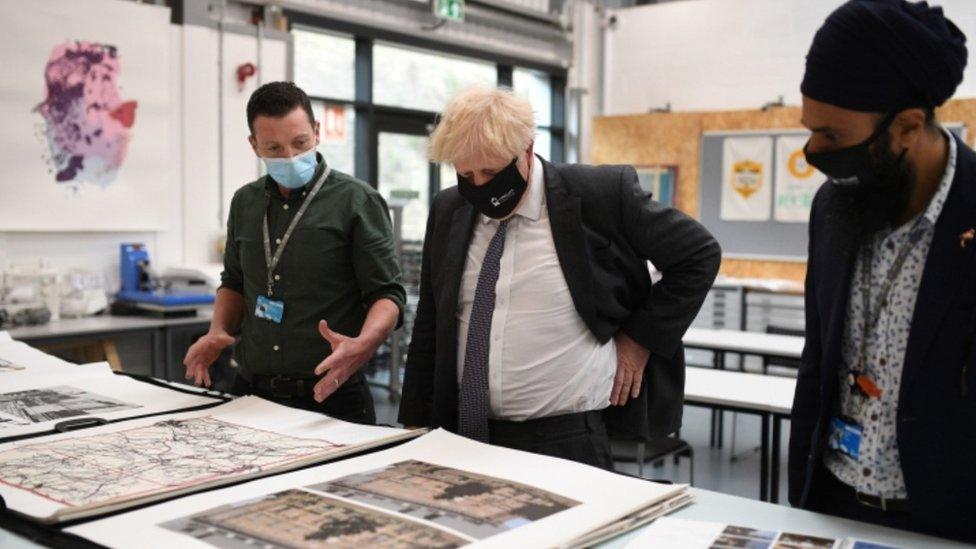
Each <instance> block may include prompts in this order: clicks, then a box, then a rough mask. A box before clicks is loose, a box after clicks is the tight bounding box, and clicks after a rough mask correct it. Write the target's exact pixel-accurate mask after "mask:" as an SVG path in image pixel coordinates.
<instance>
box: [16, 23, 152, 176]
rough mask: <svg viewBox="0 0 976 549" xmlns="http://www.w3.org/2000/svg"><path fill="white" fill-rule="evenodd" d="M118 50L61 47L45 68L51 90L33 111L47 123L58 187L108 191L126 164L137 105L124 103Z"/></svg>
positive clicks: (76, 43)
mask: <svg viewBox="0 0 976 549" xmlns="http://www.w3.org/2000/svg"><path fill="white" fill-rule="evenodd" d="M121 68H122V67H121V59H120V56H119V50H118V48H116V47H115V46H112V45H109V44H99V43H96V42H85V41H80V40H79V41H67V42H64V43H62V44H58V45H57V46H55V47H54V49H53V50H52V51H51V55H50V57H49V59H48V61H47V66H46V67H45V68H44V81H45V88H46V90H47V92H46V97H45V98H44V101H43V102H41V103H40V104H39V105H37V106H36V107H34V111H35V112H37V113H38V114H40V115H41V116H42V117H43V119H44V122H45V128H44V131H43V135H44V137H45V139H46V142H47V146H48V150H49V152H50V156H49V157H48V158H47V160H48V162H49V164H50V166H51V172H52V175H53V176H54V180H55V181H57V182H58V183H72V184H78V183H81V182H86V181H87V182H90V183H95V184H98V185H108V184H110V183H112V181H114V180H115V177H116V174H117V172H118V170H119V167H121V166H122V163H123V162H124V161H125V156H126V151H127V147H128V143H129V128H131V127H132V126H133V124H134V123H135V116H136V106H137V102H136V101H125V100H123V99H122V98H121V95H120V93H119V86H118V76H119V72H120V71H121Z"/></svg>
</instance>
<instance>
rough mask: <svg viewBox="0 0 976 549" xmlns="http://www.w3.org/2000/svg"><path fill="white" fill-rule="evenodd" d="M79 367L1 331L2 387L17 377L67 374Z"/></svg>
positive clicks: (0, 365) (0, 375)
mask: <svg viewBox="0 0 976 549" xmlns="http://www.w3.org/2000/svg"><path fill="white" fill-rule="evenodd" d="M76 368H78V365H77V364H72V363H70V362H68V361H66V360H62V359H60V358H58V357H56V356H52V355H49V354H47V353H45V352H44V351H41V350H39V349H35V348H33V347H31V346H30V345H28V344H26V343H24V342H21V341H17V340H15V339H13V338H11V337H10V334H8V333H7V332H0V387H6V385H7V383H9V382H11V381H12V380H14V379H17V378H25V377H30V378H36V377H38V376H41V375H48V374H56V375H65V374H70V373H74V372H75V369H76Z"/></svg>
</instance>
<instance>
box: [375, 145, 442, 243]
mask: <svg viewBox="0 0 976 549" xmlns="http://www.w3.org/2000/svg"><path fill="white" fill-rule="evenodd" d="M378 189H379V191H380V193H381V194H382V195H383V198H385V199H386V200H387V201H390V199H391V197H408V198H407V203H406V206H404V208H403V240H404V241H411V240H414V241H422V240H423V239H424V231H425V230H426V229H427V205H428V204H429V203H430V164H429V162H428V161H427V138H426V137H423V136H420V135H404V134H399V133H386V132H380V135H379V186H378Z"/></svg>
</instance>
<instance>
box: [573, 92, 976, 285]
mask: <svg viewBox="0 0 976 549" xmlns="http://www.w3.org/2000/svg"><path fill="white" fill-rule="evenodd" d="M800 114H801V112H800V109H799V108H798V107H783V108H774V109H770V110H768V111H766V112H763V111H759V110H742V111H714V112H680V113H651V114H638V115H623V116H607V117H601V118H597V119H596V120H595V121H594V126H593V127H594V132H593V151H592V155H593V161H594V163H597V164H634V165H641V164H669V165H675V166H677V167H678V181H677V186H676V189H675V206H676V207H678V208H679V209H680V210H682V211H684V212H685V213H688V214H689V215H692V216H697V215H698V195H699V173H698V172H699V168H700V164H701V163H700V155H699V151H700V147H701V135H702V133H703V132H707V131H739V130H770V129H802V125H801V124H800ZM937 115H938V118H939V120H941V121H944V122H962V123H964V124H965V125H966V127H967V130H968V131H967V141H968V142H969V144H970V145H973V143H974V138H976V99H954V100H952V101H949V102H948V103H947V104H946V105H945V106H944V107H943V108H941V109H939V111H938V113H937ZM797 253H798V254H802V255H805V254H806V250H798V252H797ZM721 272H722V274H725V275H728V276H736V277H746V278H783V279H788V280H795V281H802V280H803V278H804V276H805V275H806V262H804V261H757V260H747V259H734V258H724V259H723V261H722V270H721Z"/></svg>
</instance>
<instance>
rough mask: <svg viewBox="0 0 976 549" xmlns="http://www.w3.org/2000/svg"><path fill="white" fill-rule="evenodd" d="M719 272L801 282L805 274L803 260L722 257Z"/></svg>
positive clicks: (737, 275) (805, 265) (729, 274)
mask: <svg viewBox="0 0 976 549" xmlns="http://www.w3.org/2000/svg"><path fill="white" fill-rule="evenodd" d="M721 272H722V274H723V275H726V276H734V277H736V278H782V279H785V280H794V281H797V282H803V280H804V278H805V277H806V276H807V264H806V262H804V261H756V260H752V259H731V258H723V259H722V269H721Z"/></svg>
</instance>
